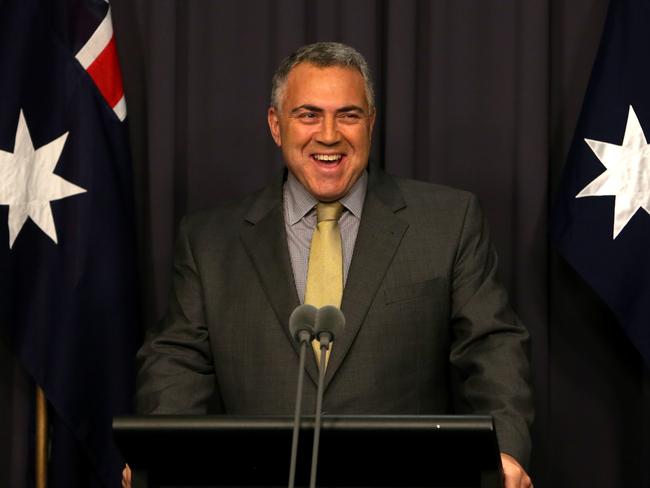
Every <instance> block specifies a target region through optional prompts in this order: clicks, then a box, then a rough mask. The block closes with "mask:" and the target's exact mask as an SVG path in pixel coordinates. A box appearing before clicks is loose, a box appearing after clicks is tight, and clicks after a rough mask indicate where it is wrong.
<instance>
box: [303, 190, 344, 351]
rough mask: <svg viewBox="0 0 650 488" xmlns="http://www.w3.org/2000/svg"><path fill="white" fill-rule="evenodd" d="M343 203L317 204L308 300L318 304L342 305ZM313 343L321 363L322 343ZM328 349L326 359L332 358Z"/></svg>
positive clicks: (306, 298) (309, 269)
mask: <svg viewBox="0 0 650 488" xmlns="http://www.w3.org/2000/svg"><path fill="white" fill-rule="evenodd" d="M342 213H343V205H341V204H340V203H339V202H331V203H323V202H320V203H319V204H318V205H316V214H317V218H318V225H317V226H316V229H314V234H313V236H312V238H311V248H310V250H309V267H308V268H307V286H306V287H305V303H309V304H311V305H314V306H315V307H317V308H320V307H323V306H324V305H334V306H335V307H340V306H341V297H342V296H343V257H342V253H341V231H340V230H339V218H341V214H342ZM312 347H313V348H314V352H315V353H316V358H317V360H318V364H320V343H319V342H318V341H316V340H314V341H312ZM331 350H332V346H331V345H330V349H329V350H328V351H327V356H326V358H325V361H327V360H329V354H330V351H331Z"/></svg>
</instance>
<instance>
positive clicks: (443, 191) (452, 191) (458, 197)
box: [389, 176, 477, 210]
mask: <svg viewBox="0 0 650 488" xmlns="http://www.w3.org/2000/svg"><path fill="white" fill-rule="evenodd" d="M389 178H391V179H392V180H393V181H394V182H395V184H396V185H397V187H398V188H399V190H400V192H401V194H402V196H403V198H404V201H405V203H406V205H407V206H410V207H415V208H418V207H422V208H427V209H431V210H433V209H436V208H441V209H445V210H447V209H449V208H455V209H459V210H460V209H465V208H467V206H468V205H470V204H471V203H473V202H476V200H477V198H476V196H475V195H474V194H473V193H471V192H469V191H466V190H461V189H458V188H453V187H450V186H447V185H441V184H439V183H431V182H427V181H421V180H414V179H410V178H402V177H398V176H390V177H389Z"/></svg>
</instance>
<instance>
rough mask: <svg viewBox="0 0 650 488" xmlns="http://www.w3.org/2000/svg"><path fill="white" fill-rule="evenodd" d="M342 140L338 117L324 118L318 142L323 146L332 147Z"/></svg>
mask: <svg viewBox="0 0 650 488" xmlns="http://www.w3.org/2000/svg"><path fill="white" fill-rule="evenodd" d="M340 139H341V134H340V132H339V130H338V127H337V123H336V117H331V116H326V117H324V118H323V122H322V124H321V128H320V131H319V132H318V134H317V140H318V142H320V143H321V144H326V145H328V146H331V145H333V144H336V143H337V142H339V141H340Z"/></svg>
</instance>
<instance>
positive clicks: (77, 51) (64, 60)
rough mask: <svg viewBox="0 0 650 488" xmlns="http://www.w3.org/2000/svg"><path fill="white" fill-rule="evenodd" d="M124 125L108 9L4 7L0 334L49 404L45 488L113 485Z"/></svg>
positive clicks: (40, 3) (129, 272)
mask: <svg viewBox="0 0 650 488" xmlns="http://www.w3.org/2000/svg"><path fill="white" fill-rule="evenodd" d="M125 119H126V103H125V100H124V93H123V89H122V82H121V76H120V71H119V68H118V63H117V51H116V47H115V39H114V36H113V28H112V23H111V11H110V8H109V4H108V3H107V2H106V1H104V0H2V1H0V300H1V302H0V318H1V324H0V325H1V326H2V329H3V332H5V333H6V334H7V335H8V336H9V338H10V341H11V343H12V344H13V347H14V349H15V352H16V356H17V357H18V359H19V360H20V361H21V362H22V364H23V365H24V367H25V369H26V370H27V372H28V373H29V374H30V375H31V376H32V378H33V379H34V382H35V383H36V384H37V385H39V386H40V387H41V388H42V389H43V391H44V392H45V396H46V398H47V400H48V402H49V405H50V418H51V420H52V424H51V446H50V462H49V486H51V487H53V488H58V487H66V488H70V487H92V486H120V477H121V470H122V466H123V460H122V459H121V458H120V455H119V452H118V451H117V449H116V448H115V446H114V444H113V440H112V432H111V419H112V417H113V416H114V415H116V414H122V413H127V412H128V410H129V407H130V405H131V397H132V388H133V376H134V375H133V371H132V370H133V358H134V354H135V348H136V346H137V338H138V332H137V331H138V326H137V323H136V317H137V300H136V291H137V286H136V282H135V278H136V276H135V256H134V254H135V242H134V232H133V231H134V225H133V194H132V173H131V166H130V158H129V151H128V145H127V137H126V132H127V130H126V126H125V123H126V122H125ZM25 435H29V433H25Z"/></svg>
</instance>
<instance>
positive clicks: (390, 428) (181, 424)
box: [113, 415, 503, 488]
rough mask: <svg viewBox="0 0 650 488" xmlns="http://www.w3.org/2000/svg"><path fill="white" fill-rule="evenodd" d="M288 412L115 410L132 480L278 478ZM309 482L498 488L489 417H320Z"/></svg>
mask: <svg viewBox="0 0 650 488" xmlns="http://www.w3.org/2000/svg"><path fill="white" fill-rule="evenodd" d="M313 428H314V420H313V417H307V418H303V420H302V422H301V429H300V444H299V452H298V464H297V471H296V486H297V487H299V486H300V487H306V486H308V485H309V472H310V466H311V448H312V440H313ZM292 429H293V419H292V418H290V417H237V416H163V415H155V416H129V417H126V416H125V417H116V418H115V419H114V421H113V431H114V435H115V439H116V442H117V444H118V446H119V448H120V449H121V451H122V454H123V455H124V458H125V459H126V461H127V462H128V463H129V465H130V467H131V470H132V473H133V488H154V487H156V488H158V487H172V486H183V487H189V486H200V487H203V488H205V487H233V488H234V487H275V486H277V487H282V486H287V480H288V476H289V457H290V452H291V436H292ZM319 454H320V456H319V462H318V480H317V486H318V487H321V488H324V487H350V488H351V487H376V488H379V487H398V486H399V487H436V488H502V486H503V485H502V469H501V458H500V455H499V449H498V444H497V439H496V435H495V431H494V424H493V422H492V418H491V417H489V416H331V415H327V416H324V417H323V421H322V430H321V443H320V451H319Z"/></svg>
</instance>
